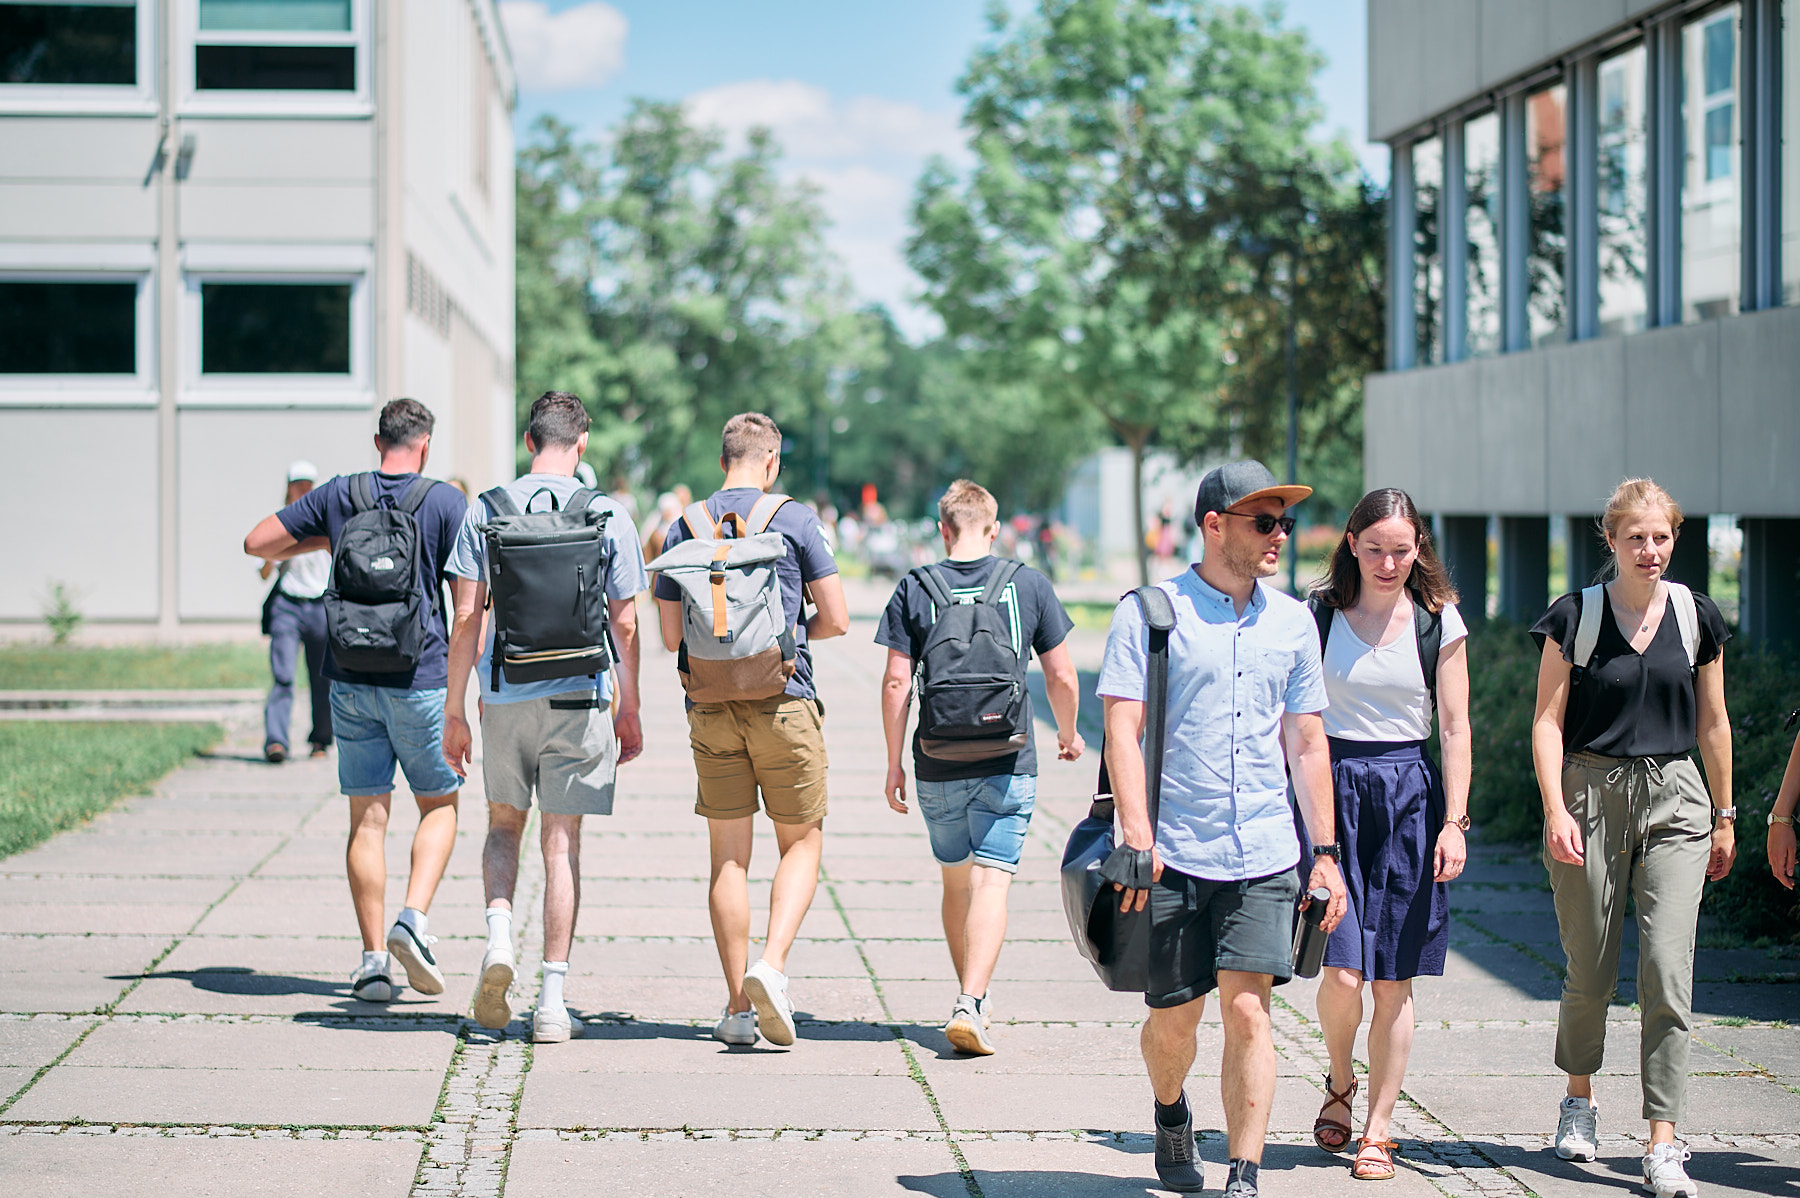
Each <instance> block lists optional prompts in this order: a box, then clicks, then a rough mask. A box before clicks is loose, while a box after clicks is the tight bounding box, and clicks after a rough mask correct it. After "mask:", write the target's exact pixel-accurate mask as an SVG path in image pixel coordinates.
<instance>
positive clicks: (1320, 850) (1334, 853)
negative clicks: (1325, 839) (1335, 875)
mask: <svg viewBox="0 0 1800 1198" xmlns="http://www.w3.org/2000/svg"><path fill="white" fill-rule="evenodd" d="M1320 857H1330V858H1331V859H1332V860H1333V861H1335V862H1337V863H1338V864H1339V865H1342V864H1343V863H1344V850H1343V849H1342V848H1341V847H1340V846H1338V845H1336V844H1315V845H1313V858H1314V859H1315V860H1317V859H1318V858H1320Z"/></svg>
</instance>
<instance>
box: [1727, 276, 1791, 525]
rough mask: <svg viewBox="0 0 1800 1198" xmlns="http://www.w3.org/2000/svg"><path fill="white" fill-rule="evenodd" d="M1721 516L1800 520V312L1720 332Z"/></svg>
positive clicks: (1767, 315)
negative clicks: (1793, 516) (1783, 517)
mask: <svg viewBox="0 0 1800 1198" xmlns="http://www.w3.org/2000/svg"><path fill="white" fill-rule="evenodd" d="M1719 350H1720V353H1719V361H1720V378H1719V407H1720V412H1719V445H1720V463H1719V487H1720V502H1719V507H1720V510H1722V511H1727V512H1736V513H1740V514H1742V515H1746V516H1764V515H1767V516H1790V515H1796V514H1800V308H1776V309H1773V310H1771V311H1768V312H1756V313H1752V314H1750V315H1747V316H1740V317H1737V318H1736V319H1734V320H1725V321H1721V322H1720V324H1719Z"/></svg>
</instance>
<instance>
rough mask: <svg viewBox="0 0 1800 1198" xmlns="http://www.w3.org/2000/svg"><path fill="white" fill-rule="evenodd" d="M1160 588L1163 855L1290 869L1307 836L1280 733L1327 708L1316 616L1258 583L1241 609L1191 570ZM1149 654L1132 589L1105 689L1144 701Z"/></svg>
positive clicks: (1252, 868)
mask: <svg viewBox="0 0 1800 1198" xmlns="http://www.w3.org/2000/svg"><path fill="white" fill-rule="evenodd" d="M1157 585H1158V586H1160V587H1161V588H1162V589H1163V590H1164V591H1166V592H1168V594H1169V598H1170V599H1171V600H1173V601H1174V605H1175V631H1174V632H1173V633H1172V634H1171V635H1170V637H1169V716H1168V719H1169V723H1168V733H1167V737H1166V739H1165V740H1164V742H1163V782H1162V814H1161V818H1160V819H1159V821H1158V826H1157V829H1156V848H1157V851H1158V853H1159V854H1160V855H1161V856H1162V859H1163V863H1164V864H1165V865H1169V866H1172V867H1173V868H1175V869H1178V870H1180V871H1181V872H1182V873H1185V874H1191V875H1193V876H1194V877H1197V878H1205V879H1208V880H1211V881H1239V880H1242V879H1245V878H1262V877H1267V876H1269V875H1270V874H1275V873H1280V872H1281V871H1282V870H1284V869H1291V868H1292V867H1293V866H1294V864H1295V863H1296V862H1297V861H1299V859H1300V842H1299V839H1298V838H1297V837H1296V836H1295V834H1294V818H1293V814H1292V812H1291V811H1290V809H1289V807H1288V800H1287V781H1288V779H1287V763H1286V761H1285V760H1284V759H1283V757H1282V752H1281V742H1280V739H1279V736H1280V730H1281V716H1282V714H1283V713H1284V712H1289V711H1292V712H1299V713H1310V712H1318V711H1322V710H1324V708H1325V704H1326V698H1325V680H1324V676H1323V673H1322V671H1321V670H1320V668H1319V636H1318V632H1317V630H1316V629H1315V627H1314V625H1313V619H1312V614H1311V613H1310V612H1308V611H1307V609H1306V605H1305V604H1303V603H1301V602H1300V601H1299V600H1297V599H1294V598H1292V597H1290V596H1288V595H1285V594H1283V593H1282V592H1280V591H1277V590H1274V589H1272V588H1270V587H1267V586H1264V585H1263V584H1262V583H1260V582H1259V583H1257V584H1256V589H1255V591H1254V592H1253V593H1252V594H1251V597H1250V602H1249V603H1248V604H1247V605H1246V606H1245V608H1244V614H1243V615H1242V616H1241V617H1240V616H1239V615H1238V614H1237V611H1236V607H1235V605H1234V604H1233V603H1232V600H1231V597H1230V596H1228V595H1226V594H1224V593H1222V592H1220V591H1218V590H1215V589H1214V588H1213V587H1211V586H1210V585H1208V584H1207V583H1206V582H1205V581H1203V580H1202V579H1201V577H1200V575H1199V573H1198V571H1195V570H1191V569H1190V570H1186V571H1183V572H1182V573H1181V574H1180V575H1179V576H1178V577H1175V578H1171V579H1169V580H1168V581H1167V582H1162V583H1158V584H1157ZM1148 652H1149V633H1148V631H1147V630H1146V629H1145V626H1144V612H1143V609H1142V608H1141V607H1139V606H1138V601H1137V600H1136V599H1133V598H1131V597H1130V596H1127V597H1126V598H1125V599H1124V601H1123V602H1121V603H1120V604H1119V606H1118V609H1117V610H1116V611H1114V612H1113V620H1112V629H1111V631H1109V632H1108V633H1107V637H1106V657H1105V660H1104V661H1103V662H1102V664H1101V666H1100V682H1099V685H1098V686H1097V687H1096V690H1098V692H1099V693H1100V694H1101V695H1102V696H1110V697H1112V698H1115V699H1135V700H1138V701H1140V702H1142V701H1143V698H1144V678H1145V665H1146V657H1147V655H1148Z"/></svg>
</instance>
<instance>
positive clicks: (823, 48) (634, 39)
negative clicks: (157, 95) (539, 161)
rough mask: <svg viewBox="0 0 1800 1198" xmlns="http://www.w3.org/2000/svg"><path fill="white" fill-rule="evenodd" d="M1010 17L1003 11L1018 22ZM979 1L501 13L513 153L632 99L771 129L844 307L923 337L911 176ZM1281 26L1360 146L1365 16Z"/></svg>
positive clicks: (949, 130)
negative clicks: (802, 183)
mask: <svg viewBox="0 0 1800 1198" xmlns="http://www.w3.org/2000/svg"><path fill="white" fill-rule="evenodd" d="M1024 3H1025V0H1013V4H1014V7H1015V8H1017V7H1023V6H1024ZM985 7H986V0H910V2H909V3H907V4H869V3H854V2H853V3H845V0H761V2H760V3H747V2H746V0H660V2H655V3H652V2H648V0H501V4H500V9H501V16H502V19H503V21H504V22H505V24H506V28H507V35H508V40H509V41H510V42H511V45H512V51H513V60H514V65H515V67H516V68H517V71H518V75H519V107H518V113H517V120H516V125H517V128H518V131H519V135H520V137H521V138H522V137H523V136H524V135H525V130H526V129H527V128H528V126H529V125H530V124H531V122H532V121H533V120H535V119H536V118H537V116H538V115H539V114H540V113H544V112H549V113H554V114H555V115H556V116H557V117H559V118H561V119H562V120H564V121H567V122H569V123H570V124H572V125H574V126H575V127H576V128H577V129H578V130H580V131H581V132H582V133H583V134H584V135H587V136H589V137H595V138H597V137H599V136H600V135H601V134H603V133H604V131H605V129H606V127H607V126H608V125H609V124H610V123H611V122H613V121H614V120H616V119H617V118H618V117H619V116H620V115H621V114H622V113H623V112H624V111H625V108H626V106H627V104H628V102H629V101H630V100H631V99H632V98H633V97H637V96H646V97H650V98H654V99H663V100H671V99H680V100H683V101H685V102H686V103H687V104H688V106H689V110H690V112H691V113H693V114H694V115H695V116H696V117H697V118H698V119H701V120H704V121H707V122H708V123H712V124H717V125H720V126H721V127H723V128H724V129H725V130H726V131H727V132H728V133H729V134H734V135H736V134H741V133H742V132H743V131H744V130H745V129H747V128H748V127H749V126H750V125H752V124H766V125H769V126H771V127H772V128H773V129H774V131H775V133H776V136H777V138H778V140H779V141H780V142H781V144H782V145H783V146H784V147H785V148H786V151H787V154H786V159H785V165H784V169H785V170H786V171H787V172H789V173H790V174H791V175H794V176H797V177H804V178H807V179H810V180H812V181H813V182H814V183H816V184H818V185H819V187H820V188H821V189H822V192H823V194H822V197H821V198H822V202H823V204H824V207H825V210H826V212H827V214H828V215H829V216H830V217H831V220H832V229H831V232H830V234H829V240H830V243H831V246H832V248H833V250H834V251H836V253H837V254H838V256H839V257H840V258H841V259H842V260H843V262H844V265H845V267H846V269H847V270H848V271H849V274H850V277H851V280H852V282H853V284H854V285H855V287H856V290H857V293H858V294H859V295H860V296H862V297H863V298H866V299H872V300H879V301H881V302H882V303H885V304H887V305H888V306H889V307H890V308H891V309H892V310H893V311H894V312H895V315H896V317H898V318H899V320H900V323H901V326H902V327H903V328H905V329H906V330H907V331H908V332H909V333H911V334H913V335H915V336H924V335H928V334H929V333H930V332H931V331H932V328H933V324H934V322H933V320H932V318H931V317H930V316H929V314H927V313H925V312H923V311H921V310H919V309H918V308H917V307H916V306H915V305H913V304H912V303H911V301H910V299H909V297H910V295H911V294H912V293H913V291H914V289H915V287H916V280H914V279H913V276H912V274H911V272H910V271H908V270H907V268H906V265H905V263H904V261H903V259H902V253H901V241H902V240H903V239H904V237H905V235H906V205H907V201H908V199H909V197H910V196H911V193H912V183H913V180H914V179H915V178H917V176H918V173H919V170H920V168H921V167H922V166H923V164H924V162H925V160H926V159H927V158H928V157H930V156H931V155H932V154H934V153H942V154H948V155H950V156H952V157H955V156H956V154H957V151H958V148H959V146H960V138H959V137H958V134H957V128H956V125H957V117H958V115H959V113H960V105H959V104H958V98H957V95H956V88H955V85H956V78H957V76H958V75H959V74H960V73H961V72H962V69H963V65H964V63H965V62H966V60H967V58H968V54H969V51H970V49H971V48H972V47H973V46H974V45H975V44H976V42H977V41H978V40H980V38H981V37H982V36H983V35H984V34H985V32H986V24H985V21H984V19H983V16H982V14H983V11H984V9H985ZM1285 7H1286V11H1287V19H1288V21H1289V22H1290V23H1293V24H1297V25H1301V26H1303V27H1305V28H1306V29H1307V31H1308V32H1309V33H1310V34H1311V35H1312V39H1313V42H1314V44H1315V45H1317V46H1319V47H1321V48H1322V49H1323V50H1324V51H1325V53H1326V55H1327V57H1328V59H1329V62H1328V65H1327V66H1326V68H1325V70H1324V71H1323V72H1322V73H1321V75H1320V78H1319V80H1318V89H1319V93H1320V98H1321V99H1322V100H1323V101H1324V104H1325V108H1326V113H1327V116H1326V121H1325V125H1326V127H1327V129H1330V130H1337V129H1341V130H1342V131H1343V132H1344V133H1345V134H1346V135H1347V136H1348V137H1349V139H1350V141H1351V143H1352V144H1353V145H1355V146H1357V147H1358V149H1359V151H1360V152H1361V154H1362V158H1363V161H1364V163H1365V165H1366V166H1367V168H1368V169H1369V170H1370V171H1371V173H1373V174H1375V175H1376V177H1378V178H1380V177H1384V176H1385V174H1386V169H1387V167H1386V152H1385V150H1383V149H1382V148H1381V147H1378V146H1376V147H1369V146H1365V145H1364V142H1363V136H1364V127H1365V123H1364V106H1365V80H1366V64H1365V57H1366V56H1365V52H1364V45H1365V42H1364V20H1365V15H1364V14H1365V6H1364V5H1363V4H1362V3H1360V2H1359V0H1289V2H1288V3H1287V4H1286V6H1285Z"/></svg>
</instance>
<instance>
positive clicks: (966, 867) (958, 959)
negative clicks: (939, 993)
mask: <svg viewBox="0 0 1800 1198" xmlns="http://www.w3.org/2000/svg"><path fill="white" fill-rule="evenodd" d="M938 868H939V869H940V870H942V871H943V874H944V898H943V901H942V902H941V903H940V904H939V908H940V914H941V915H942V916H943V920H944V946H945V947H946V948H948V949H949V950H950V966H951V968H953V969H955V970H956V978H957V981H958V982H961V980H962V975H963V965H964V962H965V961H966V960H967V951H968V949H967V945H968V936H969V898H970V894H969V874H970V871H971V870H973V869H974V868H975V863H974V862H973V861H965V862H963V863H962V864H961V865H940V866H938Z"/></svg>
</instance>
